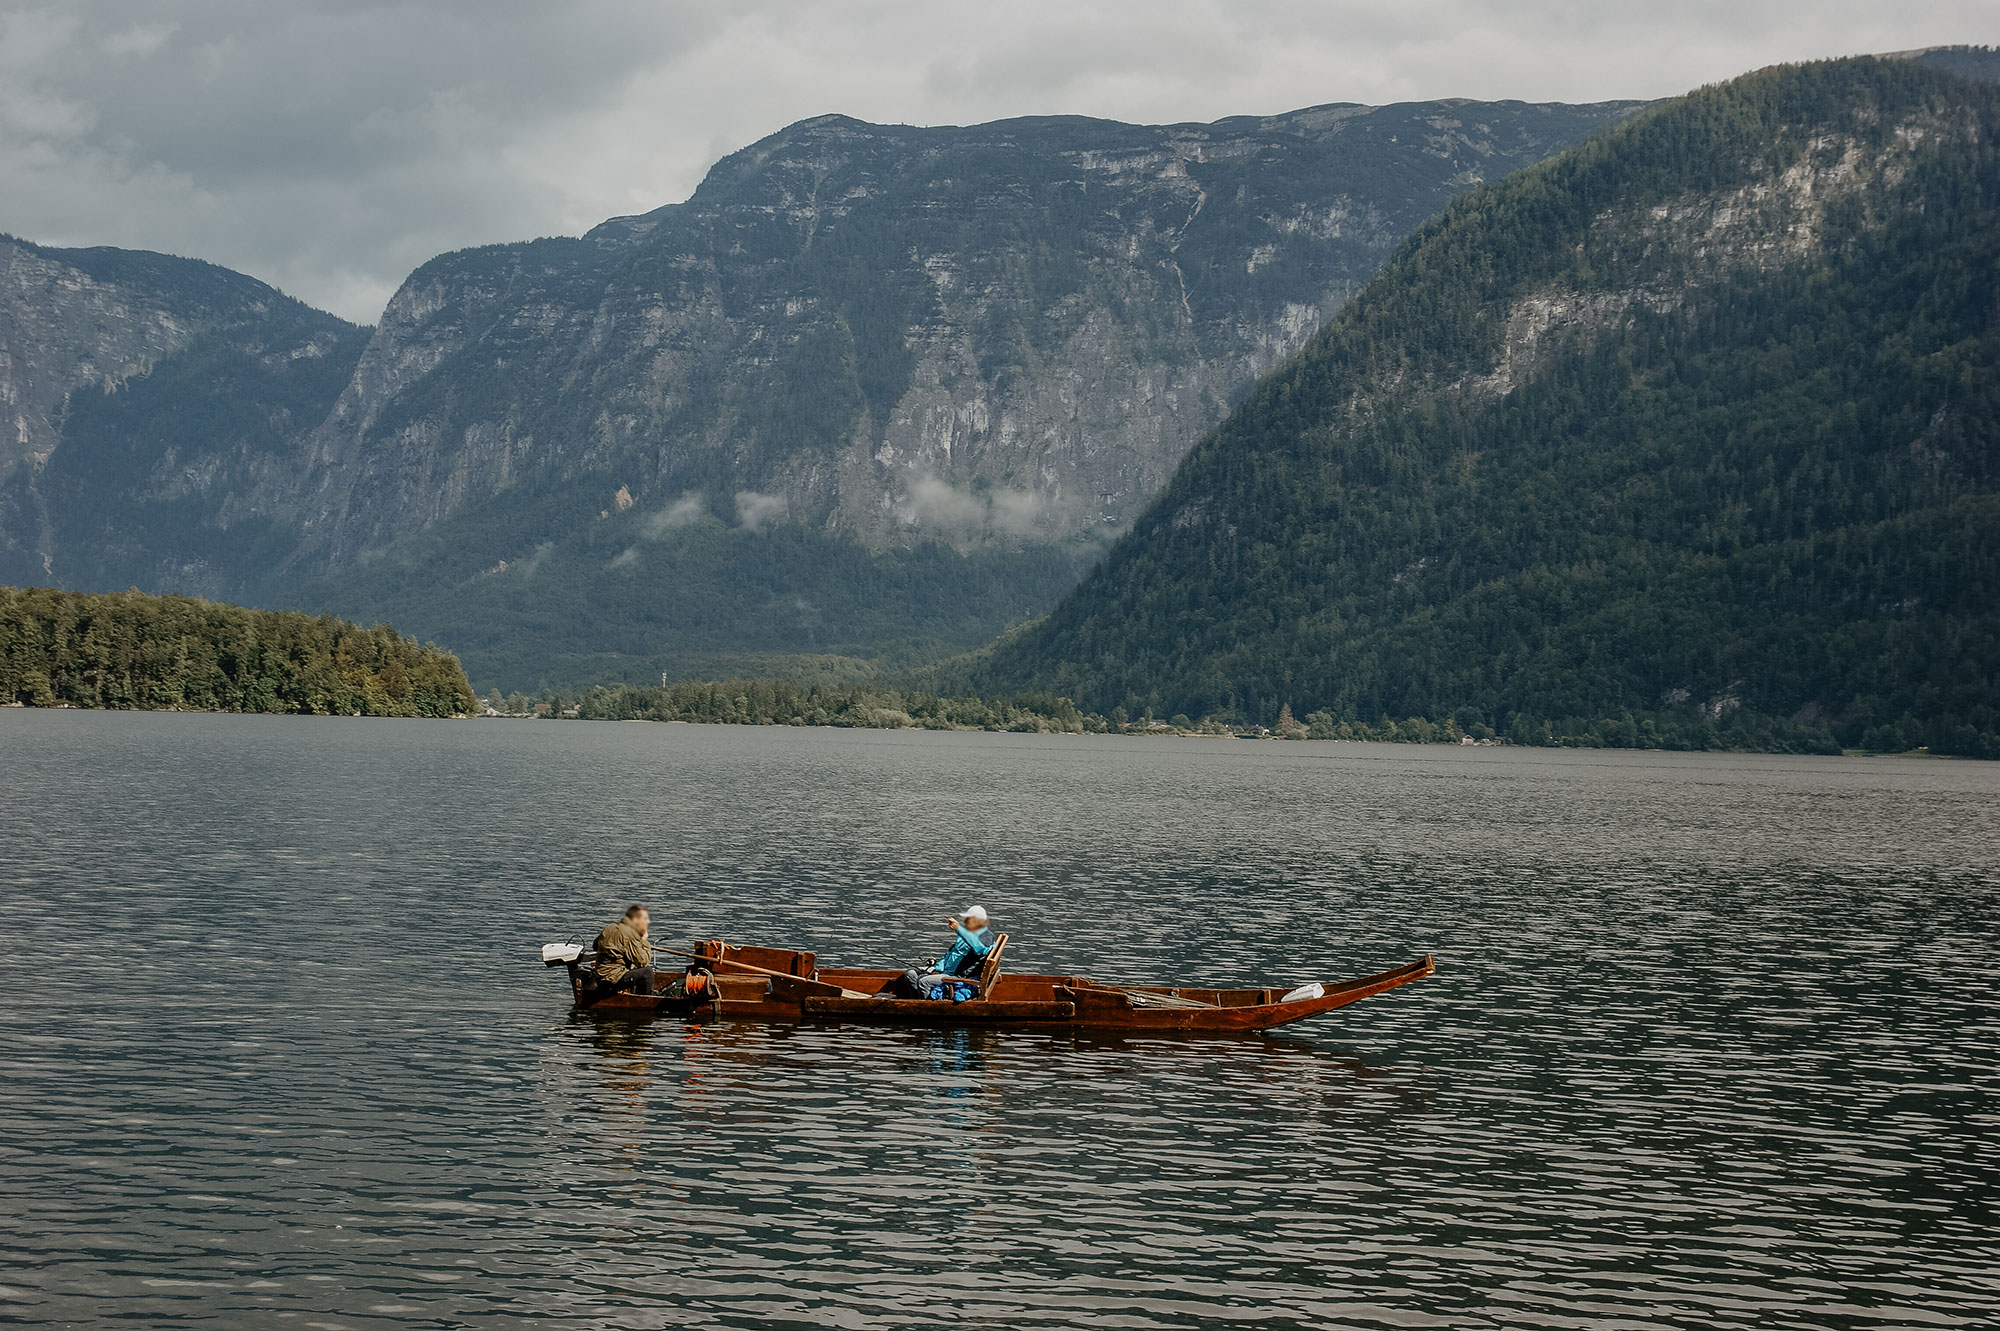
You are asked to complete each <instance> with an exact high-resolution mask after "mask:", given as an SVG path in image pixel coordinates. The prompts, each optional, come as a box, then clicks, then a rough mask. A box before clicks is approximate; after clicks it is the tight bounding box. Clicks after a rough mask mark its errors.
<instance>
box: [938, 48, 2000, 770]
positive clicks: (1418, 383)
mask: <svg viewBox="0 0 2000 1331" xmlns="http://www.w3.org/2000/svg"><path fill="white" fill-rule="evenodd" d="M1996 481H2000V88H1996V87H1995V86H1994V85H1992V84H1990V83H1977V82H1972V81H1969V80H1965V79H1961V78H1958V77H1955V76H1953V75H1952V74H1950V73H1948V72H1945V71H1942V70H1940V69H1938V68H1935V67H1932V66H1931V65H1928V64H1926V63H1924V62H1910V61H1900V60H1876V59H1857V60H1847V61H1839V62H1831V63H1824V64H1814V65H1805V66H1795V67H1784V68H1777V69H1771V70H1766V71H1763V72H1761V73H1757V74H1753V75H1750V76H1747V77H1745V78H1742V79H1738V80H1736V81H1734V82H1731V83H1727V84H1723V85H1720V86H1717V87H1711V88H1705V89H1702V90H1701V91H1699V92H1696V93H1694V94H1692V95H1689V96H1687V97H1683V98H1681V99H1678V100H1676V101H1674V102H1671V103H1666V104H1662V105H1660V106H1658V107H1656V108H1653V109H1650V110H1647V111H1645V112H1642V113H1640V114H1639V115H1637V116H1634V117H1632V118H1631V119H1629V120H1627V121H1625V122H1624V123H1622V124H1620V125H1618V126H1617V127H1615V128H1614V129H1612V130H1610V131H1609V132H1607V133H1605V134H1603V135H1600V136H1598V137H1597V138H1594V139H1592V140H1591V141H1589V142H1587V143H1585V144H1583V145H1581V146H1579V147H1577V148H1575V149H1572V150H1571V151H1569V152H1566V153H1564V154H1562V155H1560V156H1558V157H1556V158H1554V159H1552V160H1550V161H1548V162H1545V163H1543V164H1541V165H1539V166H1536V167H1533V168H1530V169H1528V170H1525V171H1522V172H1519V173H1517V174H1515V175H1513V176H1511V177H1509V178H1507V179H1506V180H1504V181H1501V182H1499V183H1497V184H1494V185H1490V186H1488V187H1486V188H1483V189H1479V190H1476V191H1473V192H1471V193H1469V194H1467V195H1465V196H1464V197H1462V198H1460V199H1459V200H1457V201H1456V202H1454V203H1453V204H1452V205H1451V206H1449V207H1448V208H1446V209H1445V210H1444V212H1443V213H1442V214H1441V215H1440V216H1439V217H1438V218H1436V219H1435V220H1433V221H1431V222H1429V223H1426V224H1425V225H1424V226H1423V227H1421V228H1419V229H1418V231H1417V232H1416V234H1415V235H1414V236H1412V237H1411V238H1410V240H1409V241H1408V242H1407V243H1406V244H1405V245H1404V246H1403V247H1402V248H1401V250H1400V251H1399V253H1398V254H1397V256H1396V257H1395V259H1394V260H1393V262H1391V263H1390V264H1389V265H1388V267H1387V268H1386V269H1385V270H1384V271H1383V272H1382V273H1381V274H1380V275H1379V276H1378V277H1377V278H1376V279H1375V280H1374V281H1373V282H1372V283H1370V284H1369V286H1368V287H1367V288H1366V290H1364V291H1363V292H1362V293H1361V294H1360V295H1359V296H1358V297H1357V298H1356V299H1355V300H1354V301H1352V302H1351V303H1350V304H1348V306H1347V307H1346V308H1345V309H1344V310H1343V311H1342V312H1341V314H1340V315H1339V316H1338V317H1337V318H1335V319H1334V320H1333V321H1332V322H1331V323H1330V324H1329V325H1328V326H1327V328H1326V329H1325V330H1324V331H1322V332H1321V333H1320V334H1319V335H1318V336H1316V337H1315V338H1314V339H1313V340H1312V341H1311V343H1310V344H1309V345H1308V346H1307V347H1306V349H1305V350H1304V351H1303V352H1302V353H1301V354H1300V355H1298V356H1297V357H1296V358H1294V359H1293V360H1292V361H1290V362H1289V363H1288V364H1286V365H1285V366H1284V367H1282V368H1281V369H1280V370H1278V371H1277V372H1276V373H1274V374H1273V375H1271V376H1270V377H1268V378H1267V379H1265V380H1264V381H1263V382H1262V383H1261V384H1260V385H1259V386H1258V387H1257V389H1256V390H1255V391H1254V392H1253V393H1252V394H1251V395H1250V396H1249V398H1248V399H1247V400H1246V401H1245V402H1244V403H1243V404H1242V405H1241V406H1240V407H1239V408H1238V409H1237V410H1235V411H1234V412H1233V413H1232V414H1231V415H1230V417H1229V418H1228V419H1227V420H1226V421H1225V422H1224V423H1223V424H1222V425H1221V426H1220V427H1219V428H1218V429H1217V430H1216V431H1215V432H1213V433H1212V434H1211V435H1209V436H1208V437H1207V438H1206V439H1204V440H1203V441H1202V442H1201V443H1200V444H1199V445H1198V446H1197V447H1196V448H1195V449H1194V450H1193V451H1192V453H1191V454H1190V455H1189V457H1188V458H1187V460H1186V461H1185V462H1184V463H1183V464H1182V466H1181V468H1180V470H1179V471H1178V472H1177V473H1176V475H1175V477H1174V479H1173V481H1172V483H1171V484H1170V485H1169V486H1168V487H1167V489H1166V491H1165V492H1164V493H1163V494H1162V495H1161V496H1160V498H1159V499H1158V500H1157V501H1156V502H1155V503H1154V504H1153V505H1152V506H1151V507H1150V508H1149V509H1148V510H1147V511H1146V513H1145V514H1144V515H1143V516H1141V517H1140V518H1139V519H1138V521H1137V522H1136V523H1135V525H1134V527H1133V529H1132V531H1131V533H1130V534H1129V535H1128V536H1127V537H1125V538H1124V539H1123V540H1122V541H1120V542H1119V543H1118V545H1117V546H1115V547H1114V548H1113V550H1112V551H1111V552H1110V554H1109V555H1108V556H1107V558H1106V559H1105V560H1104V562H1103V563H1102V564H1101V565H1100V566H1099V567H1098V568H1097V569H1096V570H1095V571H1094V572H1093V573H1092V574H1091V575H1090V576H1089V577H1088V578H1087V579H1086V580H1085V581H1084V583H1083V584H1082V585H1081V586H1080V587H1079V588H1078V589H1077V591H1076V592H1075V593H1074V594H1072V595H1071V596H1070V597H1068V598H1067V599H1066V600H1065V601H1064V602H1063V603H1062V605H1061V606H1059V607H1058V608H1057V609H1056V610H1055V611H1054V612H1053V613H1052V614H1051V615H1050V616H1049V617H1048V618H1047V619H1046V620H1044V621H1043V622H1041V623H1039V624H1038V625H1035V626H1034V627H1032V628H1030V629H1029V630H1027V631H1025V632H1023V633H1020V634H1017V635H1015V636H1014V637H1012V638H1011V639H1009V640H1008V641H1006V642H1004V643H1002V644H1000V645H998V646H997V647H996V648H994V650H993V651H992V653H991V654H990V655H989V656H988V657H987V658H986V659H985V660H984V661H982V662H980V663H978V664H977V665H976V666H975V667H974V668H973V670H972V682H973V683H974V684H975V685H976V686H977V687H980V688H982V689H986V690H996V689H1008V688H1046V689H1049V690H1052V691H1056V692H1060V693H1063V694H1066V695H1068V696H1071V697H1073V698H1074V699H1075V700H1076V701H1077V702H1078V703H1080V704H1082V705H1084V706H1086V707H1092V708H1098V709H1109V708H1111V707H1114V706H1123V707H1125V708H1127V709H1129V710H1131V711H1135V712H1136V711H1140V710H1143V709H1148V708H1150V709H1151V710H1152V711H1153V712H1154V713H1156V714H1161V715H1164V714H1167V713H1171V712H1185V713H1187V714H1188V715H1190V716H1201V715H1203V714H1235V715H1238V716H1242V717H1245V718H1249V719H1256V720H1263V721H1270V720H1271V719H1273V718H1275V717H1276V716H1277V715H1278V714H1279V712H1280V709H1281V708H1283V707H1284V706H1285V705H1286V704H1290V706H1291V708H1292V710H1293V711H1294V713H1296V714H1298V715H1300V716H1304V715H1306V714H1308V713H1311V712H1319V711H1323V712H1325V713H1327V714H1328V716H1327V719H1328V720H1339V719H1346V718H1353V719H1357V720H1364V721H1374V720H1376V719H1378V718H1381V717H1384V716H1390V717H1397V718H1400V717H1404V716H1423V717H1428V718H1432V719H1442V718H1445V717H1450V716H1455V717H1456V718H1457V719H1458V720H1459V721H1460V722H1461V724H1465V725H1468V726H1478V725H1486V726H1490V727H1492V728H1493V729H1496V730H1499V731H1501V732H1505V733H1511V734H1513V735H1515V736H1516V737H1517V738H1537V737H1539V738H1547V737H1549V736H1551V735H1561V734H1570V735H1574V736H1581V737H1590V736H1595V737H1596V738H1598V739H1606V738H1609V739H1611V740H1613V741H1614V742H1632V741H1634V740H1638V741H1639V742H1643V740H1644V735H1645V733H1646V728H1647V727H1648V726H1651V725H1654V724H1655V723H1656V720H1659V721H1667V720H1672V719H1673V718H1674V717H1676V716H1705V717H1706V718H1707V719H1709V720H1711V721H1719V722H1721V723H1722V724H1724V725H1743V726H1750V725H1751V724H1752V720H1753V718H1756V719H1758V720H1756V724H1757V725H1766V726H1775V727H1777V728H1778V729H1779V730H1783V729H1785V728H1786V727H1792V728H1793V731H1797V730H1799V729H1803V730H1809V731H1813V732H1816V733H1818V734H1820V735H1822V736H1824V735H1825V733H1826V731H1827V730H1828V729H1829V728H1830V730H1831V733H1832V735H1833V736H1837V737H1838V738H1839V740H1840V741H1841V742H1842V743H1846V744H1850V745H1853V744H1861V745H1864V746H1866V747H1870V748H1902V747H1905V746H1906V745H1917V744H1929V745H1930V746H1931V747H1933V748H1934V749H1942V750H1948V751H1953V752H1961V753H1985V754H1989V755H1991V756H2000V611H1996V608H1995V607H1996V606H2000V493H1996ZM1788 733H1789V732H1788Z"/></svg>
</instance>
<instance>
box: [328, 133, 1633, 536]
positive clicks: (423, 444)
mask: <svg viewBox="0 0 2000 1331" xmlns="http://www.w3.org/2000/svg"><path fill="white" fill-rule="evenodd" d="M1627 109H1628V107H1627V106H1625V105H1624V104H1618V105H1603V106H1591V107H1572V106H1530V105H1523V104H1517V103H1510V104H1498V105H1495V104H1474V103H1435V104H1427V105H1418V106H1398V107H1389V108H1366V107H1356V106H1335V107H1322V108H1317V109H1314V110H1310V111H1302V112H1298V113H1295V114H1292V115H1287V116H1280V117H1274V118H1271V119H1239V120H1230V121H1223V122H1220V123H1217V124H1214V125H1182V126H1164V127H1141V126H1130V125H1119V124H1110V123H1106V122H1100V121H1087V120H1077V119H1037V120H1021V121H1010V122H1003V123H999V124H994V125H985V126H977V127H973V128H963V129H960V128H948V129H916V128H908V127H894V126H879V125H867V124H862V123H860V122H857V121H853V120H848V119H844V118H841V117H833V116H830V117H825V118H822V119H818V120H812V121H807V122H804V123H802V124H799V125H795V126H792V127H791V128H789V129H787V130H785V131H784V132H782V133H780V134H777V135H774V136H772V137H771V138H769V139H766V140H764V141H762V142H760V143H757V144H754V145H752V146H751V147H749V148H747V149H745V150H743V151H742V152H739V153H737V154H735V155H733V156H731V157H728V158H726V159H724V160H723V161H722V162H721V163H719V164H718V165H717V166H716V167H715V168H714V170H713V171H712V172H711V173H710V174H709V177H708V179H707V180H706V181H705V182H704V183H703V185H702V186H701V188H700V189H699V190H698V191H697V192H696V193H695V195H694V197H693V198H691V199H690V200H689V201H688V202H686V203H684V204H676V205H673V206H671V207H667V208H662V209H660V210H658V211H656V212H653V213H649V214H646V215H644V216H640V217H631V218H621V219H618V220H616V221H612V222H608V223H606V224H605V225H603V226H601V227H599V228H598V229H597V230H595V231H593V232H592V233H590V234H589V235H588V236H586V237H584V238H583V239H582V240H580V241H540V242H535V243H533V244H528V245H517V246H503V247H497V248H492V249H485V250H477V251H470V252H467V253H463V254H455V255H450V256H446V257H444V258H441V259H439V260H437V261H436V262H434V263H431V264H428V265H426V266H425V267H424V268H422V269H420V270H418V271H417V272H416V273H415V274H413V275H412V276H411V278H410V279H409V281H408V283H407V284H406V285H405V286H404V287H403V289H402V290H401V291H400V292H399V293H398V294H397V296H396V297H395V299H394V300H393V301H392V302H391V303H390V305H389V307H388V309H387V310H386V311H385V312H384V315H383V318H382V322H381V325H380V327H379V328H378V329H377V331H376V333H375V337H374V339H373V341H372V342H371V344H370V346H369V348H368V350H367V352H366V354H365V355H364V356H363V357H362V360H361V363H360V365H359V367H358V368H357V371H356V374H355V377H354V381H353V383H352V384H351V385H350V386H349V388H348V391H347V392H346V393H345V394H344V395H343V396H342V398H341V400H340V403H339V405H338V407H337V408H336V409H335V411H334V412H333V414H332V416H331V417H330V419H329V420H328V421H327V422H326V424H325V425H324V426H323V427H322V428H321V429H320V430H319V431H318V432H317V433H316V434H315V435H314V437H313V440H312V463H313V477H314V487H315V488H314V490H313V492H312V494H311V498H310V500H309V505H310V506H311V508H312V510H313V511H312V512H311V513H310V514H309V516H310V517H311V519H312V521H313V522H314V523H315V524H316V528H317V530H318V533H319V536H318V540H319V542H320V544H319V545H317V547H316V550H315V556H314V557H315V558H316V559H318V560H320V561H323V562H324V563H325V564H328V565H338V564H341V563H344V562H346V561H350V560H352V559H354V558H356V557H357V556H359V555H360V554H361V553H362V552H363V551H365V550H368V549H371V548H374V547H378V546H380V545H383V544H385V543H388V542H391V541H394V540H396V539H397V538H398V537H400V536H404V535H407V534H408V533H410V532H412V531H415V530H420V529H422V528H424V527H426V526H428V525H430V524H432V523H435V522H437V521H439V520H441V519H444V518H447V517H450V516H452V515H454V514H458V513H462V512H464V511H466V510H467V509H468V508H471V507H475V506H477V505H479V504H481V503H482V502H485V501H488V500H490V499H493V498H495V497H496V496H501V495H505V494H508V493H509V492H515V494H516V497H517V499H518V498H519V497H521V496H522V495H524V494H531V493H536V492H541V493H553V492H555V491H559V490H562V489H564V488H566V487H567V486H569V485H570V484H572V483H575V482H579V481H583V482H586V483H587V484H588V485H590V486H592V487H594V489H592V491H591V493H592V494H596V495H598V497H599V498H600V499H601V500H602V501H603V502H602V503H601V504H599V505H598V509H599V510H601V509H602V508H603V507H606V506H608V505H609V504H610V502H611V500H612V497H613V495H614V494H615V493H617V492H618V491H619V490H620V489H621V487H622V489H623V490H624V492H625V493H626V494H628V495H630V496H632V497H633V498H634V500H635V502H636V503H637V504H638V505H639V506H640V507H641V508H643V509H645V510H647V511H660V510H663V509H664V508H666V507H668V506H670V505H673V504H676V503H680V502H682V501H684V500H687V499H688V498H689V497H690V496H692V501H691V502H693V503H695V504H697V505H699V506H701V507H702V508H703V509H704V510H705V511H712V512H714V513H715V514H716V515H717V516H718V517H719V518H721V519H722V520H724V521H735V520H737V515H738V514H739V512H742V513H750V514H755V515H761V516H762V519H763V520H765V521H770V520H776V521H783V522H788V523H793V524H799V525H803V526H806V527H809V528H812V529H815V530H820V531H825V532H829V533H837V534H841V535H844V536H848V537H851V538H853V539H855V540H858V541H860V542H861V543H862V544H864V545H865V546H867V547H868V548H870V549H876V550H881V549H885V548H890V547H895V546H907V545H911V544H914V543H917V542H920V541H923V540H926V539H936V540H942V541H945V542H947V543H949V544H951V545H953V546H956V547H959V548H965V547H968V546H971V545H974V544H979V543H996V542H997V543H1000V544H1003V545H1019V544H1022V543H1048V542H1056V543H1060V542H1065V541H1070V540H1073V539H1075V538H1077V537H1079V536H1083V535H1087V534H1090V533H1096V532H1100V531H1105V530H1115V529H1116V528H1118V527H1119V526H1120V525H1121V524H1123V523H1124V522H1125V521H1126V519H1127V518H1128V516H1129V515H1130V514H1132V513H1134V512H1136V510H1137V507H1138V506H1139V505H1141V504H1143V503H1144V502H1145V501H1146V500H1147V499H1148V498H1150V497H1151V496H1152V495H1153V494H1154V493H1155V492H1156V491H1157V490H1158V489H1159V488H1160V486H1161V485H1163V484H1164V483H1165V481H1166V479H1167V477H1168V476H1169V475H1170V474H1171V472H1172V469H1173V467H1174V465H1175V464H1176V463H1177V462H1178V461H1179V459H1180V457H1181V456H1182V454H1183V453H1185V452H1186V450H1187V448H1188V446H1189V445H1190V444H1191V443H1192V442H1193V441H1194V440H1195V438H1197V437H1198V436H1199V435H1200V434H1201V433H1202V432H1203V431H1205V430H1206V429H1208V428H1209V427H1210V426H1212V425H1213V424H1214V423H1215V421H1216V420H1217V419H1219V418H1220V416H1221V414H1222V413H1223V411H1224V410H1225V409H1226V408H1227V405H1228V403H1229V400H1230V398H1231V395H1232V394H1234V393H1237V392H1238V391H1240V390H1241V389H1242V388H1243V387H1244V386H1245V385H1247V384H1248V383H1249V382H1250V381H1252V380H1253V379H1255V378H1256V377H1257V376H1258V375H1259V374H1261V373H1262V372H1264V371H1266V370H1268V369H1270V368H1271V367H1272V366H1273V365H1275V364H1276V363H1277V362H1278V361H1280V360H1281V359H1282V358H1284V357H1285V356H1287V355H1289V354H1290V353H1291V352H1293V351H1295V350H1296V349H1297V348H1298V347H1299V346H1300V345H1302V343H1303V342H1304V340H1305V338H1306V337H1308V336H1309V335H1310V334H1311V333H1312V332H1313V331H1314V330H1315V329H1317V328H1318V327H1319V325H1320V324H1321V323H1322V322H1323V321H1324V320H1325V319H1326V318H1327V317H1328V316H1329V315H1330V314H1331V313H1332V312H1333V311H1334V310H1336V309H1338V308H1339V307H1340V305H1341V303H1342V302H1343V301H1345V300H1346V299H1347V297H1348V295H1349V294H1350V293H1351V292H1352V291H1353V290H1354V289H1355V288H1356V287H1357V286H1358V284H1359V283H1360V282H1362V281H1363V280H1365V279H1366V278H1367V277H1368V276H1369V275H1370V274H1372V273H1373V272H1374V271H1375V269H1376V268H1377V267H1379V266H1380V265H1381V263H1382V262H1383V261H1384V260H1385V259H1386V257H1387V256H1388V254H1389V253H1390V251H1391V250H1392V249H1393V248H1394V247H1395V245H1396V244H1397V243H1398V241H1400V240H1401V238H1402V237H1403V236H1404V235H1406V234H1407V233H1408V232H1409V231H1410V230H1411V229H1412V228H1413V227H1414V226H1415V225H1416V224H1417V223H1418V222H1419V221H1420V220H1421V219H1422V218H1424V217H1426V216H1428V215H1430V214H1431V213H1433V212H1435V211H1436V210H1437V209H1438V208H1439V207H1440V206H1442V205H1443V204H1444V203H1445V202H1446V201H1447V200H1448V199H1450V198H1451V197H1452V196H1453V195H1455V194H1456V193H1458V192H1459V191H1460V190H1462V189H1464V188H1466V187H1468V186H1470V185H1473V184H1477V183H1478V182H1480V181H1482V180H1485V179H1488V178H1492V177H1496V176H1498V175H1501V174H1504V173H1506V172H1507V171H1509V170H1511V169H1513V168H1514V167H1515V166H1518V165H1521V164H1523V163H1526V162H1530V161H1534V160H1537V159H1539V158H1541V157H1543V156H1545V155H1547V154H1548V153H1550V152H1552V151H1554V150H1556V149H1558V148H1560V147H1563V146H1566V145H1567V144H1569V143H1572V142H1574V141H1576V140H1577V139H1579V138H1581V137H1583V136H1585V135H1587V134H1588V133H1590V132H1591V131H1593V130H1595V129H1596V128H1598V127H1599V126H1601V125H1603V124H1606V123H1608V122H1609V121H1611V120H1614V119H1616V118H1617V117H1618V116H1619V115H1621V114H1623V113H1624V112H1625V111H1626V110H1627ZM600 492H601V493H600ZM582 508H583V511H585V512H586V514H588V513H590V512H593V511H595V510H591V509H590V507H589V505H588V504H585V505H583V506H582ZM547 535H550V536H559V535H560V533H559V532H557V531H554V530H551V531H550V532H548V533H547Z"/></svg>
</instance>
